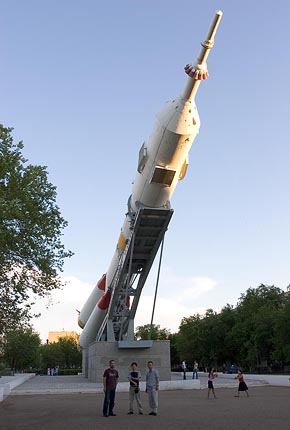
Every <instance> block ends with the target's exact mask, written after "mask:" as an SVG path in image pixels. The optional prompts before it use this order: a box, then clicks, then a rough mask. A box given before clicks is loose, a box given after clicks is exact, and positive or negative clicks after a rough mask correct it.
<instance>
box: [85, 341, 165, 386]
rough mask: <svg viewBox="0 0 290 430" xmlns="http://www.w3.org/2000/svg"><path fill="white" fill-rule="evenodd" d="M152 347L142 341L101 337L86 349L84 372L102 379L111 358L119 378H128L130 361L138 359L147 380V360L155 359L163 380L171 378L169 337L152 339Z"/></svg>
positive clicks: (120, 379)
mask: <svg viewBox="0 0 290 430" xmlns="http://www.w3.org/2000/svg"><path fill="white" fill-rule="evenodd" d="M150 345H152V346H150V347H148V345H146V343H142V341H140V342H138V341H136V342H128V343H127V344H126V343H124V344H122V345H121V343H120V342H108V341H103V342H102V341H100V342H94V343H92V344H91V345H90V346H89V347H88V348H87V349H84V350H83V375H84V376H85V377H87V378H88V379H89V381H91V382H102V381H103V373H104V370H105V369H106V368H108V367H109V360H112V359H113V360H115V362H116V369H117V370H118V372H119V381H120V382H125V381H128V372H129V371H130V364H131V363H132V361H136V362H137V364H138V370H139V371H140V372H141V375H142V380H143V381H144V378H145V374H146V372H147V370H148V369H147V361H149V360H152V361H153V367H155V368H156V369H157V370H158V372H159V375H160V380H163V381H170V372H171V368H170V341H169V340H164V341H163V340H160V341H151V342H150Z"/></svg>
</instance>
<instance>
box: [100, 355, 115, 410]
mask: <svg viewBox="0 0 290 430" xmlns="http://www.w3.org/2000/svg"><path fill="white" fill-rule="evenodd" d="M109 365H110V367H109V368H108V369H106V370H105V371H104V375H103V385H104V393H105V398H104V405H103V416H104V417H108V416H112V417H115V416H116V414H114V412H113V409H114V405H115V393H116V387H117V383H118V378H119V374H118V371H117V370H116V369H115V360H110V361H109Z"/></svg>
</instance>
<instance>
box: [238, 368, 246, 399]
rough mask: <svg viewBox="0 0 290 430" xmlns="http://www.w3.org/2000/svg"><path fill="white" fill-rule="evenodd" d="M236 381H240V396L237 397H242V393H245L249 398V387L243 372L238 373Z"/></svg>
mask: <svg viewBox="0 0 290 430" xmlns="http://www.w3.org/2000/svg"><path fill="white" fill-rule="evenodd" d="M235 379H238V380H239V386H238V394H237V395H236V396H235V397H240V391H245V393H246V394H247V397H249V393H248V386H247V384H246V383H245V380H244V375H243V372H242V371H241V370H239V371H238V374H237V376H236V377H235Z"/></svg>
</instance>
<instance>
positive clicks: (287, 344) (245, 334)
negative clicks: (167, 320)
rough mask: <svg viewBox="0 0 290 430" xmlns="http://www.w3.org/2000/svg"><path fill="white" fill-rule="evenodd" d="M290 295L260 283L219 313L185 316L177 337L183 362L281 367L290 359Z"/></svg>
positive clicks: (202, 364)
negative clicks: (235, 303)
mask: <svg viewBox="0 0 290 430" xmlns="http://www.w3.org/2000/svg"><path fill="white" fill-rule="evenodd" d="M289 327H290V297H289V296H286V295H285V293H284V292H283V291H282V290H280V289H279V288H276V287H275V286H267V285H263V284H261V285H260V286H259V287H258V288H256V289H254V288H249V289H248V290H247V291H246V293H245V294H242V295H241V297H240V299H239V301H238V304H237V306H236V307H235V308H234V307H232V306H230V305H226V306H225V307H224V308H223V309H222V310H221V312H220V313H216V312H213V310H211V309H209V310H207V311H206V313H205V315H203V316H201V315H199V314H196V315H193V316H191V317H189V318H183V320H182V321H181V324H180V327H179V332H178V334H177V335H176V338H175V340H174V347H175V355H176V353H177V355H178V360H179V363H180V362H181V360H183V359H185V360H186V361H187V363H188V365H189V366H190V364H192V363H193V361H194V360H195V359H196V360H197V361H198V362H199V364H200V366H201V367H209V366H215V367H219V368H222V366H223V364H224V363H225V364H227V366H229V365H230V364H232V363H238V364H239V365H240V366H241V367H243V368H244V369H248V370H255V369H257V368H259V366H261V365H262V364H263V363H265V362H266V363H267V365H268V366H272V365H273V366H274V367H275V365H277V366H279V367H280V368H282V367H283V366H284V365H286V364H287V365H289V364H290V328H289Z"/></svg>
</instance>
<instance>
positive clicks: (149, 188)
mask: <svg viewBox="0 0 290 430" xmlns="http://www.w3.org/2000/svg"><path fill="white" fill-rule="evenodd" d="M221 15H222V13H221V12H217V14H216V20H215V22H213V24H212V27H211V29H210V32H209V35H211V36H214V34H215V31H216V28H217V25H218V23H219V20H220V18H221ZM208 39H209V41H210V42H211V46H210V47H208V46H207V47H205V45H202V46H203V49H202V51H201V54H200V56H199V58H198V60H197V63H196V64H195V68H194V69H193V67H194V66H191V67H190V68H189V71H190V73H191V71H192V70H193V71H195V73H197V74H200V73H207V69H206V63H205V59H206V57H207V55H208V52H209V49H210V48H211V47H212V46H213V38H210V37H208ZM207 42H208V41H207ZM204 43H205V42H204ZM202 54H203V57H202ZM201 57H202V58H201ZM186 73H187V74H189V76H191V74H190V73H189V72H188V71H187V70H186ZM200 79H203V78H197V77H195V78H194V77H188V78H187V82H186V85H185V87H184V90H183V93H182V95H181V96H179V97H177V98H176V99H174V100H171V101H169V102H167V103H166V104H165V106H164V107H163V109H162V110H161V111H160V112H159V113H158V114H157V121H156V124H155V127H154V130H153V133H152V135H151V137H150V139H149V142H148V145H146V144H143V145H142V147H141V149H140V152H139V160H138V169H137V170H138V172H137V175H136V178H135V181H134V184H133V189H132V195H131V197H130V199H129V203H128V212H127V214H126V217H125V220H124V223H123V226H122V228H121V233H120V237H119V240H118V243H117V246H116V250H115V253H114V255H113V258H112V261H111V264H110V266H109V269H108V271H107V274H106V282H105V291H106V292H107V291H108V290H110V289H111V285H112V281H113V278H114V276H115V273H116V270H117V267H118V264H119V261H120V256H121V255H122V253H123V251H124V249H125V247H126V241H127V240H128V238H129V235H130V225H131V220H132V216H133V215H134V214H136V213H137V211H138V210H139V208H140V207H149V208H170V199H171V196H172V193H173V192H174V190H175V187H176V185H177V183H178V181H179V180H181V179H183V178H184V176H185V173H186V169H187V165H188V153H189V150H190V148H191V145H192V144H193V141H194V139H195V137H196V135H197V134H198V132H199V127H200V119H199V115H198V111H197V107H196V105H195V101H194V96H195V93H196V91H197V88H198V86H199V83H200ZM96 289H97V291H95V290H96ZM100 291H101V290H100V289H99V288H98V287H97V286H96V287H95V289H94V290H93V293H92V297H91V296H90V297H89V299H88V300H87V302H86V304H85V306H84V309H83V310H82V311H81V314H80V319H81V321H82V323H83V324H85V327H84V330H83V332H82V334H81V337H80V346H81V347H82V348H86V347H88V345H89V344H90V343H91V342H93V341H94V340H95V339H96V336H97V333H98V331H99V328H100V326H101V324H102V322H103V319H104V317H105V315H106V309H104V308H103V307H102V306H100V302H101V301H102V299H103V296H101V297H100V296H99V294H100ZM105 294H106V293H105ZM92 308H93V310H92ZM88 314H90V316H89V318H88V319H87V315H88Z"/></svg>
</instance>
